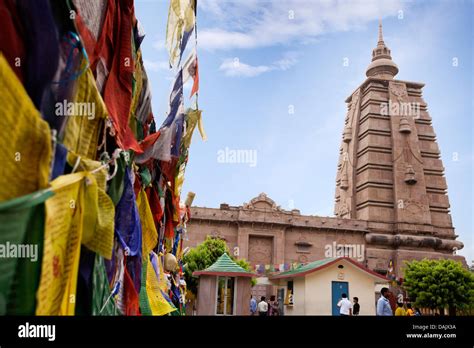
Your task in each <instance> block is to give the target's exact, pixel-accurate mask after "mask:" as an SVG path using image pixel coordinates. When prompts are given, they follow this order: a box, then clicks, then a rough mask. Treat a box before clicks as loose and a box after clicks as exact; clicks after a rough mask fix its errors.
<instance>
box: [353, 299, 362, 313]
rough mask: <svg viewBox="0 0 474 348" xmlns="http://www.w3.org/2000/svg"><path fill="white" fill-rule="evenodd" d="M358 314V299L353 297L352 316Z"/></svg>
mask: <svg viewBox="0 0 474 348" xmlns="http://www.w3.org/2000/svg"><path fill="white" fill-rule="evenodd" d="M359 312H360V304H359V298H358V297H354V305H353V306H352V315H359Z"/></svg>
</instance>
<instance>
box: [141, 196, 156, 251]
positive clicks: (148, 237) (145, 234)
mask: <svg viewBox="0 0 474 348" xmlns="http://www.w3.org/2000/svg"><path fill="white" fill-rule="evenodd" d="M137 207H138V214H139V215H140V221H141V224H142V257H144V258H145V257H149V254H150V251H152V250H153V248H154V247H155V246H156V244H157V243H158V233H157V231H156V227H155V221H154V220H153V214H152V212H151V209H150V204H149V203H148V198H147V196H146V193H145V190H143V188H141V189H140V191H139V192H138V195H137Z"/></svg>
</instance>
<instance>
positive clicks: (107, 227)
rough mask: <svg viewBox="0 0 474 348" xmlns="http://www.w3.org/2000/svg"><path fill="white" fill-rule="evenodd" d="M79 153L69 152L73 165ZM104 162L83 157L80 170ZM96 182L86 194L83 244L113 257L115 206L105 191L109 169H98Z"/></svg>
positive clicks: (89, 169)
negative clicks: (86, 203) (86, 204)
mask: <svg viewBox="0 0 474 348" xmlns="http://www.w3.org/2000/svg"><path fill="white" fill-rule="evenodd" d="M77 158H78V156H77V154H75V153H72V152H69V153H68V155H67V161H68V163H69V164H70V165H71V166H73V165H74V163H76V161H77ZM101 165H102V164H101V163H100V162H98V161H92V160H90V159H86V158H81V160H80V162H79V165H78V170H80V171H89V172H90V171H94V170H96V169H97V168H99V167H100V166H101ZM92 175H93V176H94V178H95V182H94V183H90V184H89V185H87V187H86V188H87V190H86V194H87V195H88V197H89V199H88V200H86V201H87V202H88V206H87V207H86V211H85V216H84V220H85V221H84V222H85V224H84V234H83V236H82V244H84V245H85V246H86V247H87V248H89V249H90V250H92V251H95V252H96V253H98V254H100V255H101V256H103V257H104V258H106V259H108V260H110V259H111V258H112V249H113V245H114V225H115V206H114V203H113V202H112V199H111V198H110V197H109V195H108V194H107V193H106V192H105V190H106V182H107V170H106V169H105V168H103V169H101V170H97V171H95V172H94V174H92Z"/></svg>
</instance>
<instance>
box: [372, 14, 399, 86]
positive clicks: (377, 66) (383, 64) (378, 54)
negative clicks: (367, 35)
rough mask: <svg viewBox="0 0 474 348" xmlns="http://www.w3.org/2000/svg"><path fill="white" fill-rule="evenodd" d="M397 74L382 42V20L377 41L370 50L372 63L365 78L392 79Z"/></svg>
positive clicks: (396, 67) (388, 51) (395, 66)
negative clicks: (375, 45)
mask: <svg viewBox="0 0 474 348" xmlns="http://www.w3.org/2000/svg"><path fill="white" fill-rule="evenodd" d="M397 73H398V66H397V64H395V63H394V62H393V61H392V56H391V51H390V49H389V48H388V47H387V46H386V45H385V42H384V41H383V33H382V20H379V40H378V42H377V47H375V48H374V49H373V50H372V63H370V65H369V66H368V67H367V71H366V72H365V74H366V75H367V77H372V76H373V77H379V78H386V79H393V77H394V76H395V75H397Z"/></svg>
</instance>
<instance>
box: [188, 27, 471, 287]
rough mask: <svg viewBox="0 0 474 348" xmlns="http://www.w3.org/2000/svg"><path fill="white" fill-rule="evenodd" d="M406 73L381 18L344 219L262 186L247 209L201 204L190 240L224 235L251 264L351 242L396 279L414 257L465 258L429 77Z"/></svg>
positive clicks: (356, 255)
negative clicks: (307, 210)
mask: <svg viewBox="0 0 474 348" xmlns="http://www.w3.org/2000/svg"><path fill="white" fill-rule="evenodd" d="M397 73H398V67H397V65H396V64H395V63H394V62H393V61H392V58H391V52H390V49H389V48H388V47H387V46H386V45H385V43H384V40H383V36H382V25H381V24H380V25H379V35H378V43H377V47H375V48H374V50H373V51H372V62H371V63H370V65H369V66H368V68H367V71H366V75H367V78H366V79H365V81H364V82H362V84H361V85H360V86H359V87H358V88H357V89H356V90H355V91H353V92H352V94H351V95H350V96H349V97H348V98H347V99H346V103H347V116H346V118H345V126H344V131H343V134H342V141H341V147H340V149H339V154H340V155H339V163H338V167H337V176H336V194H335V209H334V213H335V217H324V216H306V215H301V214H300V212H299V211H298V210H296V209H293V210H290V211H288V210H284V209H281V208H280V207H279V206H278V205H277V204H276V203H275V202H274V201H273V200H272V199H271V198H270V197H268V196H267V195H266V194H265V193H261V194H260V195H258V196H257V197H255V198H253V199H251V200H250V201H249V202H248V203H246V204H243V205H242V206H230V205H228V204H225V203H223V204H221V206H220V207H219V208H205V207H192V209H191V214H192V218H191V221H190V223H189V225H188V238H189V240H187V241H186V244H187V245H188V246H191V247H192V246H195V245H197V244H199V243H200V242H202V241H203V240H204V239H205V238H206V236H208V235H211V236H214V237H218V238H222V239H224V240H225V241H226V242H227V245H228V246H229V248H230V249H231V251H232V252H234V253H235V254H236V255H238V256H239V257H240V258H245V259H247V260H249V261H250V263H251V264H252V265H270V264H276V265H278V264H285V263H287V264H291V263H294V262H298V263H307V262H312V261H316V260H321V259H324V258H327V257H328V253H329V252H330V251H329V250H330V249H332V250H333V251H334V250H338V251H340V250H341V249H342V250H343V251H344V252H345V253H347V254H349V256H350V257H351V258H352V259H354V260H355V261H357V262H360V263H361V264H362V265H363V266H365V267H366V268H368V269H369V270H372V271H375V272H377V273H379V274H382V275H387V274H388V273H389V272H390V273H392V274H394V275H395V276H396V277H403V274H402V272H403V271H402V268H403V262H404V261H405V260H414V259H417V260H418V259H423V258H430V259H438V258H452V259H456V260H460V261H461V262H463V263H464V264H465V260H464V258H463V257H461V256H458V255H455V252H456V251H457V250H459V249H461V248H462V247H463V244H462V243H461V242H460V241H457V240H456V238H457V237H458V236H457V235H456V234H455V231H454V227H453V223H452V221H451V215H450V212H449V207H450V205H449V199H448V195H447V184H446V178H445V176H444V167H443V163H442V160H441V156H440V150H439V147H438V144H437V142H436V134H435V132H434V130H433V126H432V124H431V117H430V115H429V113H428V111H427V104H426V102H425V101H424V100H423V98H422V89H423V86H424V84H423V83H419V82H410V81H401V80H396V79H395V76H396V75H397ZM356 248H358V249H356ZM350 253H352V254H350ZM361 253H362V255H360V254H361ZM331 256H332V257H338V256H340V255H331ZM270 293H274V291H272V290H271V286H267V287H265V286H264V285H260V286H257V287H255V289H254V294H256V295H260V294H267V295H269V294H270Z"/></svg>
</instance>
